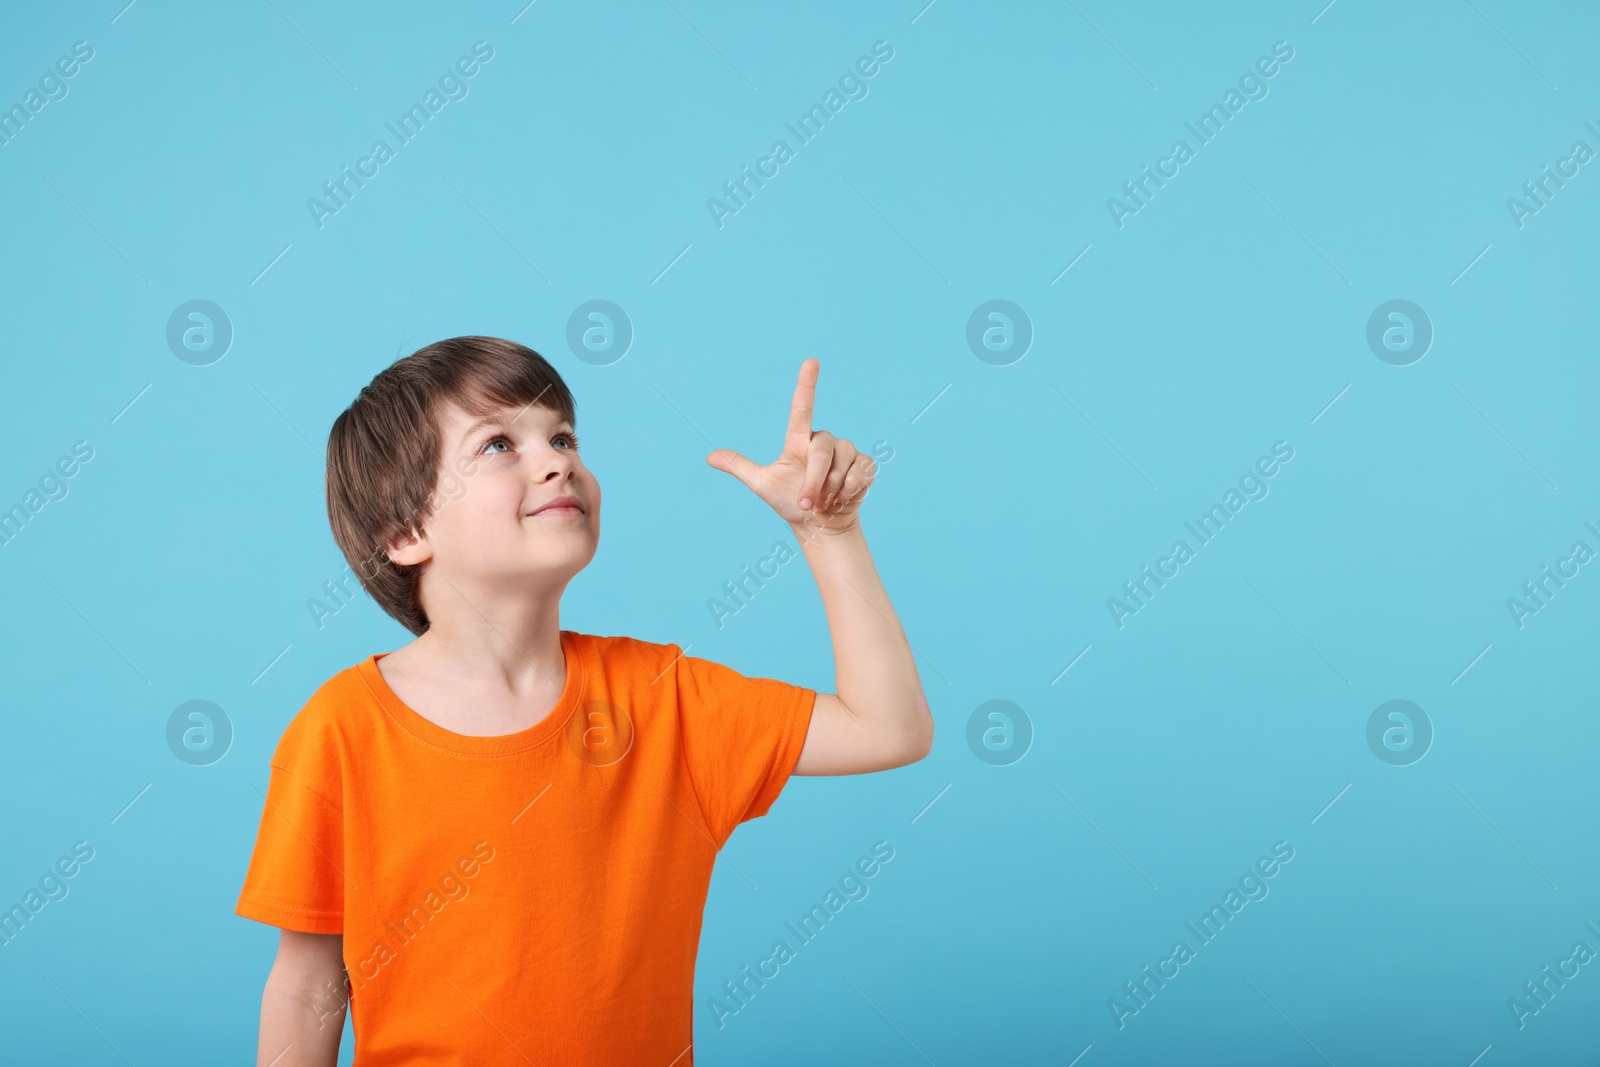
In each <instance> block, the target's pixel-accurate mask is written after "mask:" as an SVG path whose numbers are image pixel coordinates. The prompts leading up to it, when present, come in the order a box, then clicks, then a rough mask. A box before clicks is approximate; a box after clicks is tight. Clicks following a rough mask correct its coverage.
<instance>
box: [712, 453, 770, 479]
mask: <svg viewBox="0 0 1600 1067" xmlns="http://www.w3.org/2000/svg"><path fill="white" fill-rule="evenodd" d="M706 462H707V463H708V464H710V465H711V466H713V467H715V468H717V470H719V471H727V472H728V473H729V474H731V475H733V476H734V477H735V478H737V479H739V480H740V481H741V482H743V483H744V484H745V485H750V484H751V481H750V479H751V478H752V477H753V476H754V474H755V472H756V471H757V470H759V469H760V468H759V466H758V465H757V464H755V463H752V462H751V461H750V460H748V459H746V458H745V457H743V456H741V455H740V454H739V453H737V452H735V451H734V450H733V449H731V448H718V449H715V450H713V451H712V452H711V453H710V454H709V455H707V456H706Z"/></svg>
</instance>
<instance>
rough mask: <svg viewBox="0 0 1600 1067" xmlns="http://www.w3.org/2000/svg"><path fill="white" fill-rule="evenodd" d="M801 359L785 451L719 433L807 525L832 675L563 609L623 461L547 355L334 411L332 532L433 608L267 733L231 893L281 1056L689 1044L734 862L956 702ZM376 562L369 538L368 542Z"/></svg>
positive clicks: (284, 1061) (440, 354) (653, 1053)
mask: <svg viewBox="0 0 1600 1067" xmlns="http://www.w3.org/2000/svg"><path fill="white" fill-rule="evenodd" d="M818 371H819V365H818V362H817V360H815V359H808V360H806V361H805V362H804V363H802V364H801V367H800V379H799V383H798V385H797V386H796V388H795V393H794V401H793V405H792V408H791V411H790V415H789V426H788V432H787V434H786V435H785V437H784V445H783V452H782V454H781V455H780V456H779V457H778V459H777V460H776V461H774V462H773V463H772V464H770V465H768V466H765V467H763V466H759V465H757V464H755V463H752V462H751V461H750V460H748V459H746V458H745V457H744V456H741V455H739V454H738V453H736V452H732V451H730V450H727V449H718V450H716V451H714V452H712V453H711V454H710V455H708V456H707V457H706V462H707V463H708V464H710V465H711V466H713V467H715V468H717V469H718V470H722V471H726V472H727V473H729V474H731V475H733V476H734V477H736V478H738V479H739V480H740V481H741V482H743V483H744V484H745V485H746V486H748V487H749V488H750V489H751V490H752V491H754V492H755V493H756V495H757V496H759V497H760V498H761V499H762V500H764V501H766V502H767V503H768V504H769V505H771V506H772V508H773V509H774V510H775V511H777V512H778V514H779V515H781V516H782V517H783V518H784V519H785V520H786V521H788V522H789V523H790V526H791V528H793V529H794V530H795V532H796V535H797V538H798V539H799V541H800V543H801V545H802V547H803V551H804V552H805V556H806V560H807V562H808V564H809V565H810V568H811V571H812V573H813V574H814V575H815V577H816V580H817V584H818V588H819V589H820V591H821V594H822V600H823V605H824V608H825V610H826V612H827V618H828V625H829V629H830V631H831V635H832V641H833V651H834V661H835V670H836V676H837V679H838V689H839V693H838V694H837V695H835V694H832V693H819V692H816V691H814V690H811V689H807V688H804V687H801V686H795V685H790V684H788V683H785V682H781V681H778V680H775V679H770V678H747V677H745V676H744V675H741V674H739V673H737V672H736V671H734V670H732V669H731V668H728V667H725V666H722V665H721V664H718V663H714V662H711V661H709V660H704V659H699V658H696V657H691V656H685V655H683V653H682V650H680V649H679V647H678V646H677V645H675V644H665V645H663V644H656V643H652V642H647V641H639V640H635V639H633V638H628V637H601V636H596V635H592V634H582V633H576V632H573V631H570V630H563V629H561V628H560V606H561V605H560V601H561V593H562V591H563V590H564V589H565V588H566V585H567V583H568V582H569V581H571V580H572V577H573V576H574V575H575V574H577V573H578V571H580V570H582V569H583V568H584V567H585V566H586V565H587V564H588V563H589V561H590V560H591V559H592V558H593V557H594V553H595V549H596V547H597V545H598V543H599V537H600V484H599V482H598V481H597V480H596V478H595V476H594V474H593V473H592V472H591V471H589V470H588V468H586V467H585V466H584V464H583V460H582V459H581V458H579V455H578V439H577V435H576V433H575V430H576V426H575V410H574V404H573V399H572V396H571V394H570V393H569V392H568V390H567V387H566V384H565V383H564V382H563V381H562V380H561V377H560V375H559V374H557V373H556V371H555V370H554V369H553V368H552V367H551V366H550V365H549V364H548V363H546V362H545V361H544V360H543V359H542V358H541V357H540V356H539V355H538V354H537V353H535V352H533V351H531V350H529V349H527V348H524V347H522V346H521V345H518V344H514V343H512V342H510V341H503V340H500V339H498V338H492V337H457V338H452V339H450V340H447V341H440V342H439V343H437V344H433V345H429V346H428V347H426V348H423V349H421V350H420V351H418V352H415V353H413V354H412V355H410V356H407V357H406V358H404V359H402V360H399V361H398V362H396V363H395V364H394V365H393V366H391V367H389V368H388V369H386V370H384V371H383V372H382V373H380V374H379V375H378V376H377V377H375V378H374V379H373V380H372V382H371V384H369V385H368V386H367V387H366V388H364V389H362V391H361V393H360V395H359V396H358V397H357V398H356V400H355V402H354V403H353V404H351V406H350V407H349V409H348V410H346V411H345V412H344V413H343V414H341V415H340V416H339V417H338V419H336V420H335V422H334V424H333V430H332V432H331V434H330V436H329V441H328V474H327V497H328V515H329V519H330V521H331V523H332V526H333V534H334V539H335V540H336V541H337V542H338V544H339V547H340V549H341V550H342V551H343V553H344V555H345V558H346V559H347V560H349V561H350V563H351V565H352V567H353V568H354V569H355V570H356V571H357V573H358V574H359V576H360V579H361V584H362V586H363V588H365V589H366V590H367V591H368V592H369V593H370V594H371V595H372V597H373V599H375V600H376V601H377V602H378V603H379V605H381V606H382V607H383V609H384V610H385V611H386V612H388V613H389V614H390V615H391V616H393V617H394V618H395V619H397V620H398V621H399V622H401V623H402V624H403V625H404V626H405V627H406V628H407V629H409V630H410V631H411V632H412V633H413V634H416V635H418V636H417V637H416V639H415V640H414V641H412V642H411V643H410V644H407V645H406V646H404V647H403V648H401V649H399V650H398V651H395V652H390V653H375V654H373V655H372V656H369V657H368V658H367V659H366V660H364V661H362V662H360V663H358V664H356V665H354V666H352V667H349V668H347V669H346V670H343V671H341V672H340V673H339V674H337V675H335V676H334V677H333V678H331V679H329V680H328V681H327V682H325V683H324V684H323V685H322V686H321V687H320V688H319V689H318V690H317V691H316V692H315V693H314V694H313V695H312V697H311V699H310V700H309V701H308V702H307V703H306V705H305V707H304V708H302V709H301V711H300V712H299V714H297V715H296V716H295V718H294V719H293V720H292V721H291V722H290V723H289V725H288V727H287V728H286V729H285V730H284V733H283V737H282V739H281V740H280V742H279V744H278V747H277V750H276V752H275V754H274V756H273V759H272V775H271V779H270V783H269V785H268V792H267V803H266V806H265V807H264V808H263V810H262V815H261V828H260V832H259V835H258V836H257V838H256V845H255V852H254V855H253V856H252V858H251V862H250V868H249V872H248V874H247V875H246V878H245V883H244V888H243V891H242V892H241V894H240V898H239V903H238V907H237V908H236V911H237V912H238V914H240V915H243V916H245V917H247V918H251V919H256V920H259V921H260V922H264V923H268V924H270V925H273V926H277V927H281V928H282V933H281V934H280V940H279V947H278V955H277V959H276V961H275V962H274V963H273V966H272V971H271V973H270V974H269V976H268V978H267V983H266V990H265V992H264V994H263V996H262V1002H261V1034H260V1041H259V1047H258V1060H257V1062H258V1063H259V1064H263V1065H264V1064H272V1065H273V1067H293V1065H304V1064H317V1065H331V1064H334V1063H335V1062H336V1061H337V1056H338V1049H339V1039H340V1035H341V1031H342V1028H343V1023H344V1015H343V1011H344V1008H345V1007H346V1006H347V1005H348V1007H349V1008H350V1010H351V1012H352V1015H353V1021H354V1026H355V1035H356V1053H355V1063H356V1064H357V1065H358V1067H387V1065H390V1064H408V1065H420V1064H428V1065H443V1064H452V1065H458V1064H459V1065H466V1064H472V1065H483V1064H527V1063H538V1064H541V1065H542V1064H549V1063H581V1064H646V1065H649V1067H689V1065H690V1064H692V1063H693V1051H692V1047H691V1045H692V1041H691V1038H692V1018H691V1012H692V996H693V990H692V988H691V986H692V982H693V979H694V964H695V952H696V949H697V947H698V943H699V935H700V922H701V917H702V913H703V911H704V907H705V899H706V891H707V888H708V886H709V884H710V879H711V870H712V864H713V863H714V861H715V859H716V856H717V852H718V851H719V850H720V849H721V848H722V846H723V845H724V844H725V843H726V841H727V839H728V836H729V834H731V833H732V832H733V829H734V827H735V826H737V825H738V824H739V823H741V822H745V821H748V820H750V819H754V818H758V817H760V816H762V815H764V814H766V812H767V810H768V809H769V808H770V807H771V805H772V803H773V801H774V800H776V799H777V796H778V793H779V792H780V790H782V788H783V786H784V783H785V782H786V781H787V779H788V777H789V775H791V774H813V775H816V774H824V775H826V774H862V773H867V772H870V771H878V770H885V769H887V768H891V767H899V766H903V765H905V764H908V763H912V762H915V761H916V760H919V759H921V758H923V757H924V756H926V755H927V754H928V752H929V750H930V748H931V747H932V743H933V719H932V716H931V714H930V712H929V709H928V703H927V699H926V697H925V696H924V694H923V692H922V687H921V683H920V682H919V680H918V677H917V672H916V665H915V663H914V661H913V659H912V653H911V648H910V645H909V643H908V642H907V641H906V638H905V635H904V634H903V633H902V632H901V629H900V625H899V622H898V620H897V619H896V617H895V613H894V608H893V607H892V606H891V605H890V603H889V599H888V596H887V595H886V594H885V592H884V589H883V585H882V583H881V582H880V581H879V579H878V575H877V571H876V569H875V568H874V566H873V563H872V558H871V556H870V554H869V553H868V551H867V544H866V541H865V539H864V537H863V534H862V531H861V525H860V521H859V518H858V509H859V507H860V504H861V499H862V497H863V496H864V495H865V493H866V491H867V488H868V486H869V485H870V483H871V480H872V476H873V474H874V468H873V464H872V462H871V460H870V459H869V458H868V457H866V456H863V455H861V454H859V453H857V451H856V450H855V448H854V447H852V446H851V444H850V443H849V442H848V441H845V440H842V439H839V438H835V437H834V436H833V435H831V434H829V433H827V432H825V431H817V432H813V431H812V429H811V411H812V406H813V403H814V400H815V396H816V382H817V374H818ZM358 561H359V562H358Z"/></svg>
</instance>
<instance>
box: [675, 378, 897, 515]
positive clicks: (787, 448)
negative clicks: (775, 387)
mask: <svg viewBox="0 0 1600 1067" xmlns="http://www.w3.org/2000/svg"><path fill="white" fill-rule="evenodd" d="M820 369H821V364H819V363H818V362H817V360H815V359H808V360H806V361H805V362H804V363H802V364H800V381H799V382H798V384H796V385H795V389H794V402H793V404H792V405H791V406H790V408H789V429H788V432H787V433H785V434H784V437H783V452H782V454H781V455H779V456H778V458H777V459H775V460H773V461H772V463H770V464H768V465H767V466H765V467H763V466H760V465H759V464H756V463H752V462H751V461H750V460H748V459H746V458H745V457H744V456H741V455H740V454H739V453H737V452H735V451H733V450H732V449H731V448H719V449H716V450H715V451H713V452H711V453H710V454H709V455H707V456H706V462H707V463H708V464H710V465H711V466H713V467H715V468H717V469H718V470H721V471H727V472H728V473H729V474H731V475H733V476H734V477H735V478H738V479H739V480H740V481H741V482H743V483H744V484H745V485H747V486H749V487H750V489H751V491H752V492H754V493H755V494H756V495H757V496H759V497H760V498H761V499H762V500H765V501H766V502H767V503H768V504H769V505H771V507H772V510H774V511H776V512H777V513H778V514H779V515H781V516H783V518H784V519H785V520H787V521H788V522H789V523H790V524H791V525H793V526H796V527H802V526H803V527H806V528H808V529H810V530H812V531H816V532H825V533H830V534H834V533H844V532H846V531H848V530H851V529H853V528H854V527H855V526H856V524H857V521H858V515H857V513H858V511H859V510H860V508H861V501H862V500H863V499H865V497H866V495H867V489H868V488H869V487H870V486H871V485H872V479H873V476H874V475H875V474H876V473H877V464H876V463H874V462H873V460H872V457H870V456H867V455H864V454H862V453H860V452H858V451H856V447H855V446H854V445H852V444H851V443H850V442H849V441H846V440H844V439H843V438H839V437H835V436H833V434H831V433H829V432H828V431H827V430H817V431H815V432H813V431H812V429H811V411H812V409H813V408H814V407H815V406H816V399H817V373H818V371H819V370H820Z"/></svg>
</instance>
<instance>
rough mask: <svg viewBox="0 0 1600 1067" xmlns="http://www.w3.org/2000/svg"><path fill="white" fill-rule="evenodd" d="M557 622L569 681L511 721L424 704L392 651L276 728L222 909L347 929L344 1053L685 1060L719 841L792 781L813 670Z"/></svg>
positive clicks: (386, 1058) (683, 1064) (421, 1060)
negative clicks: (550, 705)
mask: <svg viewBox="0 0 1600 1067" xmlns="http://www.w3.org/2000/svg"><path fill="white" fill-rule="evenodd" d="M561 645H562V650H563V651H564V652H565V654H566V666H567V679H566V686H565V688H564V689H563V690H562V693H561V699H560V701H559V702H558V703H557V704H556V706H555V708H554V710H552V711H551V712H550V714H549V715H547V716H546V717H545V718H544V719H542V720H541V721H540V722H538V723H536V724H535V725H533V726H531V727H529V728H528V729H526V730H523V731H521V732H519V733H514V734H505V735H501V736H495V737H470V736H466V735H464V734H458V733H455V732H453V731H450V730H446V729H444V728H443V727H441V726H438V725H436V724H435V723H433V722H430V721H429V720H427V719H425V718H423V717H422V716H421V715H419V714H418V713H417V712H415V711H413V710H411V709H410V708H408V707H406V706H405V705H404V704H403V703H401V702H400V699H399V698H398V697H397V696H396V695H395V694H394V692H393V691H392V690H391V689H390V688H389V686H388V685H387V684H386V683H385V682H384V679H383V675H382V674H381V673H380V672H379V671H378V667H377V661H378V660H379V659H380V658H382V655H384V654H375V655H373V656H370V657H368V658H367V659H366V660H364V661H362V662H360V663H358V664H356V665H355V666H352V667H349V668H347V669H346V670H343V671H341V672H339V673H338V674H337V675H335V676H334V677H332V678H331V679H329V680H328V681H327V682H325V683H324V684H323V685H322V686H321V687H320V688H319V689H318V690H317V691H316V692H315V693H314V694H313V695H312V697H311V699H310V700H309V701H307V702H306V705H305V707H304V708H303V709H302V710H301V711H300V713H299V714H298V715H296V716H295V718H294V719H293V721H291V722H290V723H289V725H288V727H287V728H286V729H285V730H284V733H283V737H282V739H281V740H280V741H279V743H278V747H277V751H276V753H275V754H274V756H273V758H272V776H271V781H270V784H269V785H268V788H267V803H266V805H265V807H264V808H263V809H262V814H261V830H260V833H259V835H258V836H257V838H256V845H255V853H254V855H253V856H252V858H251V861H250V869H249V872H248V873H247V874H246V876H245V881H244V888H243V891H242V893H241V894H240V897H239V903H238V907H237V908H236V909H235V910H236V911H237V913H238V914H240V915H243V916H245V917H246V918H250V919H256V920H259V921H260V922H263V923H267V924H270V925H272V926H278V927H283V928H286V929H290V930H302V931H305V932H308V933H323V934H338V933H342V934H343V935H344V963H345V967H346V969H347V971H348V974H349V978H348V981H349V991H350V998H351V1002H350V1003H351V1006H350V1010H351V1016H352V1020H353V1025H354V1028H355V1044H356V1048H355V1064H356V1067H387V1065H390V1064H408V1065H412V1067H418V1065H424V1064H426V1065H441V1067H442V1065H446V1064H449V1065H467V1064H472V1065H475V1067H476V1065H483V1064H518V1065H526V1064H527V1063H528V1062H530V1061H531V1062H533V1063H538V1064H547V1063H583V1064H632V1063H642V1064H650V1065H652V1067H669V1065H670V1067H689V1065H690V1064H692V1063H693V1062H694V1054H693V1052H692V1050H691V1047H690V1046H691V1041H692V1036H693V1035H692V1020H691V1013H692V1001H693V988H692V987H693V982H694V965H695V952H696V950H697V948H698V946H699V940H700V921H701V916H702V914H703V912H704V910H705V901H706V891H707V889H708V888H709V886H710V882H711V868H712V864H713V863H714V862H715V860H716V856H717V851H718V850H719V849H721V847H722V846H723V844H724V843H725V842H726V841H727V840H728V835H729V834H731V833H732V832H733V829H734V827H735V826H737V825H738V824H739V823H741V822H745V821H747V820H749V819H755V818H758V817H760V816H762V815H765V814H766V812H767V809H768V808H770V807H771V806H772V802H773V801H774V800H776V799H777V797H778V793H779V791H781V790H782V789H783V786H784V783H785V782H786V781H788V778H789V775H790V774H791V772H792V771H793V770H794V765H795V762H796V761H797V760H798V759H799V757H800V750H801V748H802V747H804V744H805V738H806V730H807V728H808V726H809V725H810V721H811V710H812V702H813V700H814V698H815V696H816V691H815V690H812V689H807V688H805V687H803V686H796V685H790V684H788V683H787V682H782V681H778V680H775V679H771V678H749V677H746V676H744V675H742V674H740V673H738V672H737V671H735V670H733V669H731V668H729V667H725V666H723V665H721V664H719V663H715V662H712V661H710V660H704V659H698V658H695V657H691V656H684V655H683V654H682V653H681V651H680V650H679V648H678V646H677V645H671V644H667V645H663V644H655V643H651V642H648V641H639V640H636V639H634V638H630V637H602V636H597V635H592V634H581V633H575V632H573V631H570V630H563V631H561ZM385 654H386V653H385ZM325 1021H326V1022H327V1024H328V1025H342V1023H343V1019H342V1018H340V1017H335V1016H329V1017H328V1018H327V1019H326V1020H325Z"/></svg>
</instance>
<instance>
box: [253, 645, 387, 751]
mask: <svg viewBox="0 0 1600 1067" xmlns="http://www.w3.org/2000/svg"><path fill="white" fill-rule="evenodd" d="M371 662H372V660H371V657H368V658H367V659H365V660H362V661H360V662H358V663H353V664H351V665H350V666H348V667H345V668H344V669H343V670H340V671H338V672H337V673H335V674H334V675H333V676H332V677H330V678H328V679H327V680H326V681H324V682H323V683H322V684H321V685H319V686H317V688H316V689H315V690H313V691H312V693H311V695H310V696H309V697H307V698H306V701H305V703H304V704H302V705H301V707H300V710H299V711H297V712H295V714H294V716H293V717H292V718H291V719H290V720H289V722H288V724H287V725H286V726H284V728H283V733H282V735H280V736H279V738H278V746H277V748H276V749H275V750H274V752H273V755H272V765H273V766H274V767H283V768H285V769H289V768H301V769H303V768H306V767H307V766H308V765H311V766H314V765H316V764H317V763H319V762H321V761H323V760H325V759H326V758H327V756H328V755H329V754H331V753H333V752H334V751H336V750H337V749H339V748H341V747H343V744H344V743H345V742H346V741H347V740H348V739H349V737H350V735H351V734H352V733H356V732H359V731H360V730H361V729H362V728H363V726H364V725H365V724H368V723H370V722H371V719H372V715H373V714H374V713H375V712H376V711H377V710H378V702H377V697H376V695H375V694H374V693H373V692H372V689H371V686H370V685H369V684H368V683H367V681H366V680H365V679H364V678H363V677H362V676H361V675H362V670H363V669H364V667H365V666H366V665H367V664H369V663H371Z"/></svg>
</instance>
